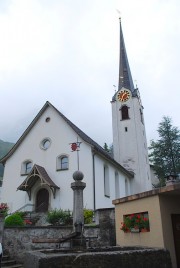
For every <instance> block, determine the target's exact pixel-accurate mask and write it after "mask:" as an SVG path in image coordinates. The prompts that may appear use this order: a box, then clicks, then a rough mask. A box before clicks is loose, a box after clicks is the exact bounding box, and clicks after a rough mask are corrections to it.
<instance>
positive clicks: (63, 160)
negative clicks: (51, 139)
mask: <svg viewBox="0 0 180 268" xmlns="http://www.w3.org/2000/svg"><path fill="white" fill-rule="evenodd" d="M68 168H69V158H68V156H67V155H59V156H58V157H57V164H56V169H57V170H66V169H68Z"/></svg>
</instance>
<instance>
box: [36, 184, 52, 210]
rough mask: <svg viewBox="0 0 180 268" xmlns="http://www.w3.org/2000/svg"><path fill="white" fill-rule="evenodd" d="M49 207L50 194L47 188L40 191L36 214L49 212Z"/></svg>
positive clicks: (37, 198) (37, 196)
mask: <svg viewBox="0 0 180 268" xmlns="http://www.w3.org/2000/svg"><path fill="white" fill-rule="evenodd" d="M48 205H49V192H48V190H47V189H45V188H43V189H40V190H39V191H38V192H37V195H36V212H46V211H48Z"/></svg>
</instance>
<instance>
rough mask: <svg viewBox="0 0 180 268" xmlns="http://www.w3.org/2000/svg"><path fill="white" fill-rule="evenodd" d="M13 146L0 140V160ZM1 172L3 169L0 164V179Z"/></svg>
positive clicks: (0, 176)
mask: <svg viewBox="0 0 180 268" xmlns="http://www.w3.org/2000/svg"><path fill="white" fill-rule="evenodd" d="M13 145H14V143H11V142H5V141H2V140H0V159H1V158H2V157H3V156H4V155H6V154H7V153H8V152H9V150H10V149H11V148H12V147H13ZM3 171H4V167H3V165H2V164H0V179H1V178H2V176H3Z"/></svg>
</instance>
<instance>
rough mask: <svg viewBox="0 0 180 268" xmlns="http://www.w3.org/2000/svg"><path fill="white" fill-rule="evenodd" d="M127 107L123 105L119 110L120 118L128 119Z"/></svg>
mask: <svg viewBox="0 0 180 268" xmlns="http://www.w3.org/2000/svg"><path fill="white" fill-rule="evenodd" d="M128 109H129V108H128V107H127V106H126V105H123V106H122V108H121V109H120V110H121V120H125V119H129V110H128Z"/></svg>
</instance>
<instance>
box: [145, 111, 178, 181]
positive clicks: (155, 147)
mask: <svg viewBox="0 0 180 268" xmlns="http://www.w3.org/2000/svg"><path fill="white" fill-rule="evenodd" d="M157 131H158V134H159V140H157V141H154V140H152V141H151V143H150V147H149V149H150V150H151V153H150V154H149V157H150V162H152V164H153V166H154V170H155V173H156V175H157V176H158V178H159V179H164V177H165V176H167V175H170V174H171V175H177V174H178V173H180V131H179V129H178V128H177V127H174V126H172V120H171V118H169V117H167V116H164V117H163V120H162V122H160V123H159V127H158V130H157Z"/></svg>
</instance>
